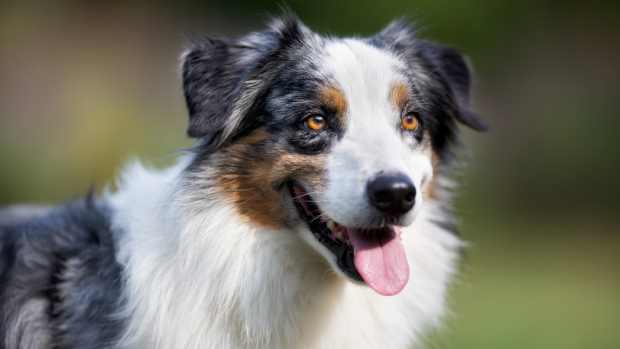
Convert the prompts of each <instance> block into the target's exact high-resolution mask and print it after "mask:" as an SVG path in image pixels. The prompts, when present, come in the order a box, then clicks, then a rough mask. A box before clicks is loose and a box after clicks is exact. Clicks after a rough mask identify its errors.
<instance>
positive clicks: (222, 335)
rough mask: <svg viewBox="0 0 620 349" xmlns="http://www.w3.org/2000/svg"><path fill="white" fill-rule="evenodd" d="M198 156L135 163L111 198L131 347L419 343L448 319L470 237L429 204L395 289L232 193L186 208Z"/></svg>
mask: <svg viewBox="0 0 620 349" xmlns="http://www.w3.org/2000/svg"><path fill="white" fill-rule="evenodd" d="M185 165H186V162H185V161H181V162H180V164H179V165H177V166H176V167H174V168H172V169H169V170H167V171H164V172H155V171H149V170H146V169H144V168H143V167H141V166H138V165H134V166H133V167H131V168H130V169H129V170H127V172H125V175H124V176H123V178H124V180H123V181H122V183H121V184H120V189H119V191H118V192H117V193H115V194H112V195H110V196H109V201H110V203H111V204H112V206H113V208H114V211H115V216H114V217H115V218H114V225H115V228H116V229H118V230H119V231H122V232H123V234H122V237H121V239H120V243H119V249H120V250H119V262H121V263H122V265H124V266H125V270H126V275H127V290H126V303H127V304H126V309H125V311H126V313H125V314H124V315H128V316H129V317H130V323H129V330H128V331H127V333H126V335H125V337H124V338H123V340H122V342H121V343H120V344H119V347H122V348H161V349H164V348H165V349H168V348H170V349H172V348H186V349H190V348H220V349H225V348H273V349H275V348H408V346H409V345H410V344H411V343H413V342H415V341H416V340H417V339H418V338H419V335H420V334H422V333H423V332H424V330H426V329H427V328H429V327H432V326H434V325H436V324H438V320H439V318H440V316H441V314H442V313H443V308H444V296H445V291H446V286H447V284H448V280H449V278H450V275H451V274H452V273H453V271H454V263H455V259H456V257H457V250H458V248H459V247H460V242H459V240H458V239H457V238H456V237H455V236H453V235H452V234H451V233H450V232H446V231H444V230H442V229H440V228H439V227H437V226H436V225H434V224H432V223H430V218H432V216H433V215H438V214H440V212H441V211H440V210H439V209H438V208H437V207H436V206H435V205H434V204H431V203H427V204H426V206H425V208H424V209H423V210H422V211H421V212H420V215H419V217H418V218H417V219H416V221H415V222H414V224H412V225H411V226H409V227H407V228H406V229H405V230H406V231H405V233H404V234H403V240H404V243H405V245H406V249H407V255H408V258H409V263H410V267H411V280H410V282H409V284H408V286H406V288H405V289H404V290H403V291H402V292H401V293H400V294H398V295H397V296H393V297H383V296H380V295H378V294H376V293H375V292H374V291H372V290H371V289H369V288H367V287H365V286H359V285H356V284H353V283H351V282H349V281H347V280H345V279H343V278H341V277H339V276H337V275H335V274H334V273H333V272H332V271H331V270H332V269H331V268H330V267H329V266H328V265H327V263H325V262H324V259H322V258H320V257H319V256H318V255H317V254H316V252H314V250H312V249H311V248H309V247H308V245H307V244H305V243H304V242H302V240H301V239H300V238H299V236H298V235H296V233H295V232H292V231H269V230H264V229H259V228H256V227H254V226H252V225H251V224H248V223H245V222H244V221H243V220H241V218H240V217H239V216H238V215H237V214H236V213H235V211H234V209H233V207H232V206H230V205H228V204H226V203H225V201H224V200H214V201H210V202H204V207H186V206H184V205H185V203H184V198H183V195H186V194H185V193H184V192H183V190H182V189H180V187H179V184H180V183H181V180H180V178H181V174H182V169H183V168H184V167H185Z"/></svg>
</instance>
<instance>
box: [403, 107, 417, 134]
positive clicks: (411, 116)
mask: <svg viewBox="0 0 620 349" xmlns="http://www.w3.org/2000/svg"><path fill="white" fill-rule="evenodd" d="M401 127H402V129H403V130H405V131H410V132H414V131H417V130H418V129H419V128H420V120H419V118H418V113H413V112H411V113H407V114H405V115H403V117H402V119H401Z"/></svg>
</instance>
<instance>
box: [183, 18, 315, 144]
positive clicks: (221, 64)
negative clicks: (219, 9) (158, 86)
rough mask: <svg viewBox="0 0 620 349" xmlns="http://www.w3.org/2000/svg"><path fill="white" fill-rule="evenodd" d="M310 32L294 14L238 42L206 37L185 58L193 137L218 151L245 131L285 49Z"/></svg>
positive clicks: (185, 83) (300, 40)
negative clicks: (218, 147)
mask: <svg viewBox="0 0 620 349" xmlns="http://www.w3.org/2000/svg"><path fill="white" fill-rule="evenodd" d="M305 30H307V29H306V28H305V27H304V26H303V24H302V23H301V22H300V21H299V20H298V19H297V18H296V17H294V16H292V15H288V16H286V17H285V18H283V19H280V20H275V21H273V23H272V25H271V26H270V28H269V29H268V30H266V31H262V32H257V33H253V34H250V35H248V36H245V37H242V38H241V39H238V40H226V39H206V40H204V41H202V42H200V43H197V44H195V45H194V46H193V47H191V48H190V50H189V51H188V52H187V53H186V54H185V55H184V56H183V58H182V61H183V62H182V76H183V90H184V94H185V101H186V103H187V108H188V112H189V127H188V129H187V134H188V135H189V136H190V137H194V138H202V139H203V140H204V144H205V145H208V146H212V147H217V146H219V145H221V144H223V143H224V142H226V141H227V140H228V139H230V138H231V137H234V135H235V134H237V133H239V132H241V131H242V126H243V125H244V124H245V123H246V120H244V119H245V117H246V115H247V114H248V113H249V112H250V111H251V110H252V108H253V107H254V106H255V105H256V103H257V101H258V100H259V99H260V97H261V95H262V94H264V93H265V91H266V89H267V88H268V86H269V84H270V81H271V79H273V77H274V76H275V75H276V74H277V71H278V65H279V64H280V62H281V61H282V60H283V59H284V51H285V50H286V49H287V48H289V47H291V46H292V45H295V44H302V43H303V35H304V34H305Z"/></svg>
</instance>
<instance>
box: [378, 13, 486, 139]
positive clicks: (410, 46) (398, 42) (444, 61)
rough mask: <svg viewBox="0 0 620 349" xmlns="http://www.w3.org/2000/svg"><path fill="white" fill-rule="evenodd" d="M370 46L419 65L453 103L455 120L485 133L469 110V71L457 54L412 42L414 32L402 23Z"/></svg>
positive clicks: (463, 60)
mask: <svg viewBox="0 0 620 349" xmlns="http://www.w3.org/2000/svg"><path fill="white" fill-rule="evenodd" d="M371 42H373V43H375V44H378V45H380V46H384V47H387V48H389V49H391V50H392V51H394V52H396V53H397V54H398V55H399V56H401V57H403V58H404V59H405V60H407V61H409V62H411V63H412V64H415V62H418V63H422V62H423V64H424V65H425V66H427V67H428V68H430V69H431V71H432V73H433V75H434V78H438V79H439V80H441V81H440V82H441V83H442V84H443V85H445V87H446V88H447V90H448V91H447V92H448V94H449V96H450V97H451V98H453V99H454V102H455V104H456V105H455V106H456V107H457V110H456V113H455V117H456V119H457V120H459V121H460V122H461V123H463V124H465V125H467V126H469V127H471V128H473V129H475V130H478V131H484V130H486V129H487V126H486V124H485V123H484V122H483V121H482V120H481V119H480V118H479V117H478V115H476V114H475V113H474V112H472V111H471V110H470V109H469V104H470V93H469V91H470V88H471V70H470V68H469V65H468V64H467V62H466V60H465V59H464V58H463V56H462V55H461V54H460V53H459V52H458V51H457V50H455V49H453V48H450V47H446V46H443V45H440V44H436V43H434V42H431V41H427V40H422V39H418V38H416V35H415V30H414V29H413V27H412V26H411V25H410V24H409V23H408V22H407V21H405V20H398V21H394V22H392V23H390V24H389V25H388V26H387V27H386V28H385V29H383V30H382V31H381V32H380V33H379V34H377V35H375V36H374V37H373V38H372V39H371ZM420 61H422V62H420Z"/></svg>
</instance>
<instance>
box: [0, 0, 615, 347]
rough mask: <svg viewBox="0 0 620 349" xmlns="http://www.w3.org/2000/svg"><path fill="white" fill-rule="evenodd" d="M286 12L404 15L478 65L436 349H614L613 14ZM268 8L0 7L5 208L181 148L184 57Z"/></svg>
mask: <svg viewBox="0 0 620 349" xmlns="http://www.w3.org/2000/svg"><path fill="white" fill-rule="evenodd" d="M288 5H289V6H290V7H291V8H292V9H293V10H294V11H295V12H297V13H298V14H299V15H300V16H301V17H302V19H303V20H304V21H305V22H306V23H307V24H308V25H309V26H311V27H312V28H314V29H315V30H318V31H321V32H324V33H331V34H344V35H352V34H359V35H366V34H371V33H373V32H375V31H377V30H379V29H380V28H382V27H383V26H384V25H385V24H387V23H388V22H389V21H390V20H391V19H393V18H396V17H401V16H407V17H409V18H411V19H413V20H414V21H416V22H418V23H419V24H420V27H421V35H422V36H424V37H427V38H432V39H436V40H438V41H441V42H444V43H447V44H450V45H453V46H455V47H458V48H460V49H461V50H462V52H464V53H466V54H467V55H468V56H469V57H470V58H471V61H472V62H473V64H474V67H475V70H476V73H477V80H476V85H475V92H474V94H475V106H476V109H477V110H479V111H480V113H481V114H482V115H484V116H485V118H486V119H487V120H488V121H489V123H490V125H491V132H489V133H487V134H473V133H472V132H469V131H465V134H464V138H465V139H464V140H465V143H466V144H467V145H468V146H469V148H468V149H469V150H468V152H467V153H466V154H465V155H466V156H467V157H469V158H470V160H469V165H468V166H467V168H466V170H465V171H464V172H465V173H464V175H463V186H462V190H461V191H460V193H461V195H460V198H459V202H458V211H459V212H460V214H461V217H462V220H463V224H462V231H463V235H464V237H465V238H466V239H467V240H468V241H469V242H470V247H469V248H468V250H467V252H466V255H465V259H464V264H463V265H464V266H463V268H462V269H463V270H462V274H461V276H460V278H459V281H458V282H457V284H456V287H455V288H454V292H453V297H452V299H451V303H452V309H453V314H452V315H450V316H449V318H448V321H447V322H446V325H445V326H444V328H443V329H441V331H438V332H437V333H435V334H434V335H433V336H431V337H430V338H429V339H428V343H427V344H428V347H429V348H477V349H485V348H503V349H506V348H530V349H533V348H541V349H543V348H544V349H549V348H564V349H570V348H575V349H577V348H579V349H582V348H588V349H589V348H609V349H612V348H613V349H616V348H620V328H619V325H620V270H619V268H618V266H619V265H620V236H619V235H620V234H619V233H620V229H619V228H620V222H619V221H618V215H619V214H620V200H619V198H620V185H618V180H617V173H618V171H619V170H620V156H619V151H620V147H619V146H618V141H617V137H616V132H615V131H616V130H620V112H619V111H620V108H619V107H618V105H617V103H618V102H619V100H620V98H619V97H620V92H619V91H620V89H619V87H620V86H619V83H618V81H619V80H620V39H619V38H620V5H619V3H618V2H617V1H595V2H586V1H574V0H568V1H533V0H523V1H518V2H517V1H509V0H496V1H480V0H474V1H447V0H433V1H430V0H419V1H371V0H356V1H353V0H346V1H338V2H337V1H332V2H327V3H319V2H317V1H291V2H289V3H288ZM279 12H280V11H279V4H274V3H272V2H269V1H263V0H260V1H237V2H233V1H208V0H207V1H176V2H175V3H174V4H173V3H172V2H160V1H152V2H150V3H148V5H147V4H146V2H133V1H125V2H120V1H119V2H116V1H108V2H101V3H98V4H95V3H94V2H86V1H48V2H44V1H27V0H23V1H8V2H7V1H4V2H2V3H1V4H0V43H1V45H0V164H1V165H0V166H1V171H0V183H1V184H0V205H4V204H9V203H14V202H41V203H47V202H57V201H61V200H64V199H67V198H70V197H75V196H78V195H82V194H83V193H85V192H86V191H87V190H88V188H89V187H90V186H91V184H95V185H96V187H97V188H102V187H103V186H104V185H106V184H107V183H111V182H112V181H113V179H114V177H115V175H116V174H117V173H118V169H119V167H120V166H121V165H122V164H123V163H124V162H125V161H126V160H128V159H130V158H131V157H133V156H140V157H141V158H144V159H147V160H148V161H149V162H150V163H152V164H155V165H162V166H163V165H166V164H170V163H171V162H172V161H173V159H174V158H175V156H176V150H177V149H179V148H182V147H185V146H187V145H189V144H190V142H189V141H188V140H187V139H185V137H184V131H185V124H186V113H185V109H184V105H183V100H182V97H181V90H180V82H179V78H178V72H177V68H178V67H177V66H178V62H177V57H178V55H179V53H180V52H181V50H182V48H183V47H184V45H185V44H186V43H187V42H188V41H189V38H190V37H192V36H194V35H198V36H200V35H203V34H206V33H209V34H211V35H236V34H241V33H244V32H246V31H248V30H253V29H258V28H260V27H261V25H262V23H263V21H264V20H265V19H266V18H267V16H268V15H269V14H277V13H279Z"/></svg>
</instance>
